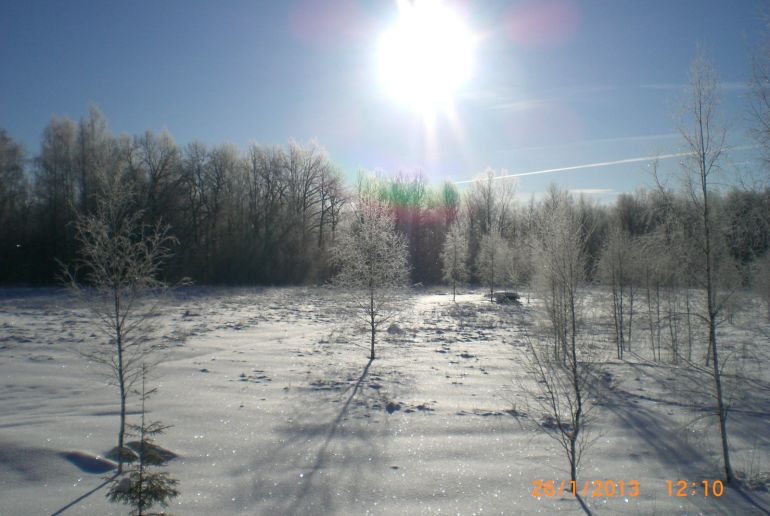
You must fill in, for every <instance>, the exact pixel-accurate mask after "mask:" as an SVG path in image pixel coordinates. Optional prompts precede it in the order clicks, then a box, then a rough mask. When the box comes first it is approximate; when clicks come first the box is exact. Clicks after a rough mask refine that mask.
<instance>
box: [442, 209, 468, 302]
mask: <svg viewBox="0 0 770 516" xmlns="http://www.w3.org/2000/svg"><path fill="white" fill-rule="evenodd" d="M467 260H468V240H467V239H466V234H465V228H464V227H463V225H462V224H461V223H460V222H459V221H455V222H453V223H452V225H451V226H449V231H447V235H446V240H444V247H443V250H442V252H441V262H442V263H443V266H444V268H443V272H444V281H446V282H447V283H451V284H452V301H455V300H456V295H457V284H458V283H463V282H465V281H467V280H468V266H467Z"/></svg>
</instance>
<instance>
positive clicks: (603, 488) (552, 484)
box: [532, 479, 639, 498]
mask: <svg viewBox="0 0 770 516" xmlns="http://www.w3.org/2000/svg"><path fill="white" fill-rule="evenodd" d="M532 487H533V489H532V496H535V497H538V498H540V497H543V496H545V497H554V496H562V495H572V496H577V495H580V496H582V497H596V498H598V497H607V498H609V497H612V496H628V497H631V498H633V497H636V496H639V481H638V480H598V479H597V480H582V481H575V480H561V481H559V480H540V479H538V480H535V481H533V482H532Z"/></svg>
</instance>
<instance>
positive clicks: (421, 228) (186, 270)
mask: <svg viewBox="0 0 770 516" xmlns="http://www.w3.org/2000/svg"><path fill="white" fill-rule="evenodd" d="M107 175H113V176H115V175H117V176H119V177H120V178H121V181H122V182H123V183H124V188H125V190H126V191H127V192H129V194H130V195H131V198H132V202H133V205H134V208H135V209H136V210H137V211H141V212H142V217H143V219H144V221H145V222H146V223H148V224H155V223H159V222H160V223H163V224H169V225H170V226H171V231H170V234H171V235H173V236H174V237H175V238H176V239H177V240H178V244H177V245H176V246H175V248H174V256H173V258H172V259H171V261H170V262H169V263H168V265H167V267H166V274H168V275H169V277H170V278H175V277H182V276H188V277H191V278H193V279H194V280H195V281H197V282H199V283H239V284H276V285H279V284H310V283H321V282H324V281H326V280H327V279H328V278H329V276H330V274H331V273H332V272H333V271H331V270H330V269H329V250H330V248H331V246H332V245H333V244H334V241H335V237H336V234H337V232H338V230H339V228H340V224H341V221H342V220H343V218H344V214H345V213H346V211H347V208H348V207H351V206H353V205H354V204H355V202H356V199H357V198H359V197H361V196H364V197H369V198H374V199H377V200H378V201H380V202H382V203H384V204H386V205H387V206H388V207H389V208H390V210H391V212H392V213H393V215H394V217H395V221H396V228H397V229H398V230H399V231H400V232H402V233H403V234H404V235H405V236H406V238H407V242H408V245H409V265H410V269H411V278H410V280H411V282H412V283H422V284H426V285H428V284H437V283H441V282H442V260H441V252H442V248H443V246H444V243H445V240H446V235H447V232H448V231H449V229H450V227H452V225H453V224H456V225H460V226H461V229H462V233H463V234H464V235H465V236H466V239H467V253H466V256H465V257H464V259H465V261H466V265H467V270H468V273H469V275H468V279H469V281H470V282H472V283H489V282H490V280H491V282H492V283H496V284H499V285H500V286H502V285H522V284H528V283H530V280H531V276H532V274H533V271H534V268H535V265H536V264H535V263H534V262H535V261H536V258H534V256H535V254H534V253H533V251H532V250H533V249H534V244H533V242H534V240H533V239H534V235H535V231H536V227H537V224H538V221H539V220H541V219H542V217H543V216H544V213H547V212H548V211H549V210H552V209H553V206H552V204H553V203H554V202H555V201H554V198H555V196H556V192H555V191H551V192H549V193H548V194H547V195H546V196H545V197H544V198H543V199H540V200H539V201H537V202H536V201H535V200H534V199H530V200H529V201H528V202H524V203H516V202H515V201H514V197H515V183H513V182H511V181H510V180H505V179H500V178H496V177H495V175H494V172H492V171H488V172H487V173H485V174H484V175H483V176H481V177H479V178H478V179H477V180H476V181H475V182H474V183H472V184H471V186H470V187H469V188H467V189H466V190H464V191H462V192H461V191H459V190H458V188H457V187H456V186H455V185H453V184H452V183H449V182H446V183H444V184H441V185H430V184H429V183H428V182H427V181H426V179H425V178H424V177H421V176H419V175H418V176H408V175H404V174H400V175H396V176H393V177H384V176H377V175H365V174H364V175H360V176H359V178H358V181H357V183H356V184H354V185H345V183H344V181H343V178H342V174H341V172H340V171H339V169H338V168H337V167H336V166H335V165H334V163H333V162H332V161H331V159H330V158H329V156H328V155H327V154H326V152H325V151H324V150H323V149H322V148H321V147H320V146H319V145H318V144H316V143H313V142H311V143H309V144H300V143H297V142H294V141H291V142H289V143H288V144H287V145H285V146H261V145H257V144H251V145H250V146H249V148H248V149H247V150H246V151H245V152H241V151H240V150H239V149H238V148H237V147H236V146H234V145H231V144H221V145H216V146H210V145H207V144H205V143H202V142H199V141H194V142H191V143H189V144H187V145H184V146H179V145H177V144H176V143H175V142H174V140H173V138H172V137H171V135H170V134H168V133H167V132H165V131H164V132H162V133H160V134H155V133H153V132H151V131H147V132H145V133H144V134H141V135H136V136H127V135H121V136H119V137H115V136H113V135H112V134H111V133H110V132H109V130H108V128H107V123H106V121H105V118H104V116H103V115H102V113H101V112H100V111H99V110H98V108H95V107H92V108H90V110H89V112H88V115H87V116H84V117H83V118H81V119H80V120H79V121H78V122H75V121H73V120H70V119H68V118H52V119H51V121H50V122H49V124H48V126H47V127H46V128H45V130H44V131H43V134H42V139H41V143H40V149H39V151H38V153H37V155H35V156H32V157H29V156H27V155H26V154H25V151H24V149H23V148H22V147H21V145H19V144H18V143H16V142H14V141H13V139H12V138H11V137H10V136H9V135H8V134H7V133H6V132H5V131H4V130H2V129H0V282H2V283H4V284H39V283H52V282H55V281H56V278H57V274H58V273H59V271H60V268H61V266H60V263H59V262H61V263H72V262H73V260H74V258H75V256H76V251H77V249H76V242H75V238H74V228H73V221H74V220H75V217H76V215H77V214H78V213H86V214H88V213H92V212H93V211H94V210H95V208H96V203H97V200H98V198H99V196H100V195H102V187H103V186H102V185H103V184H105V181H104V178H105V177H106V176H107ZM713 196H714V200H713V203H712V206H713V211H714V216H716V217H718V219H719V221H720V228H722V231H720V233H719V234H720V235H721V237H720V238H721V240H720V242H722V243H723V244H724V249H725V252H727V253H729V255H730V256H731V257H732V259H733V261H734V263H735V264H736V267H737V268H736V270H737V271H739V272H738V273H737V274H738V276H737V278H736V280H737V281H740V282H742V283H746V282H748V281H749V279H750V276H751V273H750V271H751V268H752V266H753V265H754V264H755V262H756V260H757V259H758V258H759V257H761V256H764V255H766V254H767V250H768V247H770V190H768V189H765V190H763V191H753V190H739V189H732V190H727V191H724V192H722V193H715V194H714V195H713ZM569 198H570V199H569V202H571V203H574V204H575V210H576V212H577V214H578V217H579V218H580V221H581V224H580V227H581V228H584V231H586V235H585V236H586V244H585V245H586V257H587V258H586V268H587V270H586V274H587V276H588V278H589V279H592V280H596V281H598V280H601V281H602V282H605V283H606V282H607V281H609V280H608V278H610V277H611V275H612V274H613V272H611V271H610V272H607V270H608V267H609V266H608V265H606V264H605V265H602V266H601V267H600V265H601V263H602V256H603V255H607V254H606V253H607V250H608V249H610V250H614V249H615V248H616V247H618V246H620V247H621V248H623V249H626V248H627V249H636V248H637V247H640V246H642V244H641V243H639V242H644V246H642V247H643V249H644V250H643V251H639V253H641V254H643V255H645V256H647V258H648V260H647V261H648V262H649V263H652V262H651V261H650V260H652V259H653V258H656V257H661V256H664V254H665V255H666V256H668V254H669V253H661V252H657V251H656V250H655V249H657V248H658V247H659V248H660V249H664V250H671V249H674V248H676V249H680V248H681V249H682V251H681V252H687V250H686V247H687V246H688V245H689V244H688V242H695V240H694V239H692V238H689V237H688V231H689V232H690V233H692V232H693V231H697V227H696V226H697V217H696V214H693V213H688V211H687V210H688V208H687V207H688V206H689V204H688V203H687V202H686V199H683V198H682V197H681V194H675V193H674V192H666V191H663V190H658V189H653V190H638V191H636V192H634V193H627V194H621V195H620V196H619V197H618V198H617V201H616V202H615V204H614V205H613V206H606V205H598V204H595V203H592V202H589V200H588V199H587V198H586V197H577V198H572V196H569ZM623 239H626V240H627V241H628V242H629V243H631V242H633V243H634V245H633V246H631V245H630V244H629V245H626V240H623ZM653 242H654V244H653ZM490 246H491V247H490ZM656 246H657V247H656ZM492 251H494V252H492ZM490 252H492V254H490ZM607 256H608V255H607ZM490 259H492V262H493V263H494V267H493V270H492V271H491V272H492V274H491V275H490V274H489V273H490V271H489V270H485V269H489V266H488V262H489V261H490ZM623 259H624V260H625V258H623ZM672 260H673V262H675V263H676V262H679V263H684V262H683V261H682V260H677V259H675V258H672ZM607 261H608V258H605V259H604V262H607ZM624 263H625V262H624ZM629 263H630V262H629ZM485 264H487V266H485ZM636 269H638V267H635V270H636ZM653 269H654V270H655V271H656V274H658V275H660V274H662V273H660V271H661V270H663V269H664V268H663V266H662V265H661V264H656V265H655V266H654V267H653ZM683 277H685V276H682V275H681V274H675V273H674V272H673V271H672V272H671V273H670V274H668V275H667V276H666V275H662V276H661V278H660V280H659V282H661V284H668V283H671V282H673V281H683V280H682V279H681V278H683ZM656 281H658V280H656ZM634 282H635V283H638V281H637V280H636V279H635V280H634Z"/></svg>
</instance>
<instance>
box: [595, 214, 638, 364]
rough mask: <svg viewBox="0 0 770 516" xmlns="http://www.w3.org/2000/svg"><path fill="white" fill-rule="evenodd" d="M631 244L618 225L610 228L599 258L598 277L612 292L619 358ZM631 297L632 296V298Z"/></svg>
mask: <svg viewBox="0 0 770 516" xmlns="http://www.w3.org/2000/svg"><path fill="white" fill-rule="evenodd" d="M630 261H631V245H630V239H629V238H628V235H627V234H626V233H625V232H624V231H623V229H621V228H620V227H618V226H615V227H614V228H612V229H611V230H610V233H609V235H608V237H607V240H606V241H605V243H604V250H603V252H602V256H601V258H600V260H599V277H600V278H601V280H602V281H603V282H604V283H605V284H606V285H609V287H610V290H611V292H612V305H611V308H612V320H613V322H614V324H615V345H616V348H617V355H618V358H619V359H622V358H623V351H624V350H625V347H626V346H625V339H626V330H625V328H626V323H627V321H626V315H628V314H627V312H628V311H627V307H626V306H624V302H625V301H626V298H627V297H628V292H627V290H628V289H629V283H630V278H629V276H630V275H629V271H628V270H627V267H628V265H630ZM632 299H633V298H632Z"/></svg>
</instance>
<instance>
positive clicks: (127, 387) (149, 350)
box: [63, 174, 174, 472]
mask: <svg viewBox="0 0 770 516" xmlns="http://www.w3.org/2000/svg"><path fill="white" fill-rule="evenodd" d="M104 188H105V192H104V194H103V196H102V198H101V199H100V201H99V202H98V204H97V208H96V211H95V213H94V214H92V215H79V216H78V218H77V219H76V222H75V231H76V240H77V243H78V244H79V250H78V259H77V260H76V262H75V267H74V270H73V269H68V268H66V267H63V273H64V280H65V281H66V284H67V286H68V287H69V289H70V291H71V292H72V293H73V294H75V296H76V297H77V298H79V299H80V300H81V301H83V302H84V304H85V305H86V306H87V307H88V308H89V309H90V311H91V313H92V314H93V317H94V324H95V325H96V327H97V328H98V329H99V330H100V331H101V332H102V334H103V336H104V340H101V341H100V342H98V343H96V344H95V345H94V347H93V348H91V349H87V350H86V351H84V352H83V354H84V356H86V357H87V358H88V359H90V360H92V361H94V362H96V363H99V364H102V365H104V366H106V367H107V368H108V369H109V370H110V374H111V376H112V379H113V380H114V382H115V384H116V385H117V387H118V391H119V398H120V425H119V428H118V445H117V446H118V447H117V454H118V472H121V471H122V466H123V461H124V454H125V453H126V450H125V449H124V436H125V431H126V401H127V399H128V396H129V393H130V391H131V387H132V385H133V384H134V383H135V382H136V381H137V379H139V378H140V377H141V374H142V363H148V364H151V363H152V362H151V361H150V359H151V356H150V355H151V354H153V353H155V352H157V351H158V350H160V349H162V348H163V347H164V345H163V344H162V343H161V342H158V341H157V340H154V339H153V338H152V328H151V327H152V321H151V318H153V317H154V316H156V315H157V313H158V303H159V299H160V297H159V294H160V293H161V292H162V291H163V290H164V289H165V288H166V287H167V284H166V283H165V282H163V281H162V280H160V279H158V274H159V272H160V268H161V265H162V263H163V262H164V261H165V259H166V258H168V257H169V256H170V252H169V247H170V245H171V244H173V243H174V239H173V238H172V237H170V236H168V227H164V226H162V225H160V224H157V225H155V226H147V225H145V224H143V223H142V222H141V217H142V213H141V212H136V211H132V208H131V195H130V194H129V191H128V190H126V189H124V185H122V184H121V183H120V181H119V176H118V175H117V174H116V175H115V176H113V177H110V178H108V179H106V181H105V184H104ZM79 272H82V276H81V275H79Z"/></svg>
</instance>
